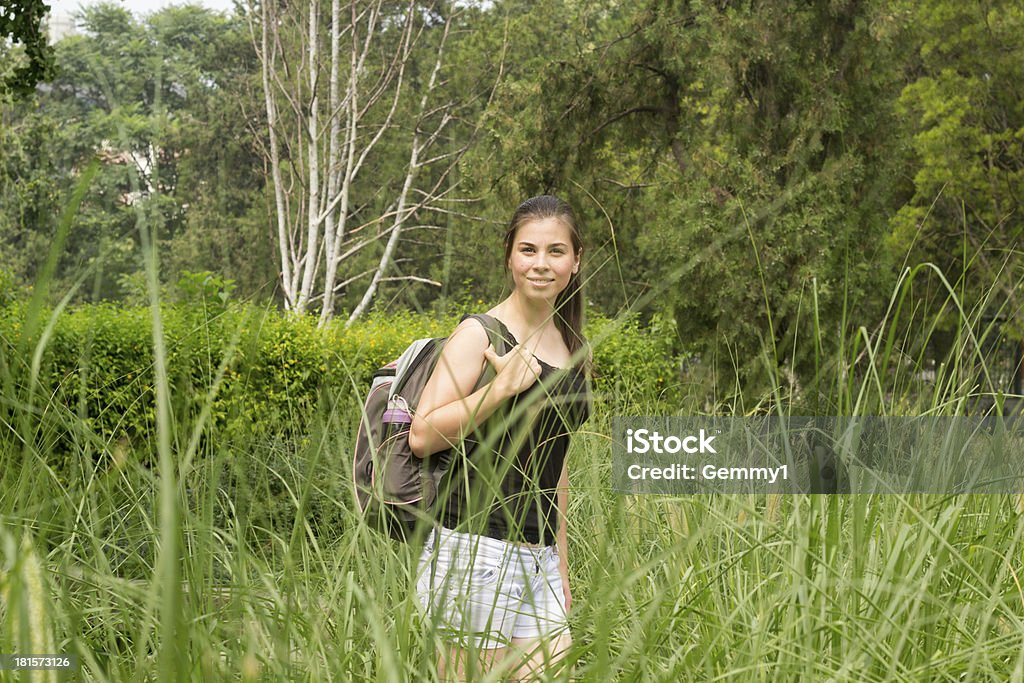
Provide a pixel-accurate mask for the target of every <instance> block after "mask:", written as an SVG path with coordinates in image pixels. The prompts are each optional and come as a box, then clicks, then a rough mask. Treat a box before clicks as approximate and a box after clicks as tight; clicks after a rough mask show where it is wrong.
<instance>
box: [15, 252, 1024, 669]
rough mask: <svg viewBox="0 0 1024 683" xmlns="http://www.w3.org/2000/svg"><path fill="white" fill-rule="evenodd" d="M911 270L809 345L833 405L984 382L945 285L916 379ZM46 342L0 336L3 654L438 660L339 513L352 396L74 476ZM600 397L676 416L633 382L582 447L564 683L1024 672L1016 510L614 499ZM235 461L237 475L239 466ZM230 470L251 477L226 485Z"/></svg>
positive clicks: (93, 461)
mask: <svg viewBox="0 0 1024 683" xmlns="http://www.w3.org/2000/svg"><path fill="white" fill-rule="evenodd" d="M925 270H928V268H922V269H920V270H919V272H923V271H925ZM914 277H919V275H916V274H915V273H913V272H909V273H908V275H907V277H906V278H905V279H904V281H903V283H902V284H901V290H900V291H897V292H895V293H894V296H893V306H892V308H891V313H890V315H889V316H888V317H887V318H886V320H885V321H884V322H883V323H882V324H881V325H878V326H876V327H875V328H874V329H871V328H868V327H862V328H860V329H858V331H857V332H856V333H855V334H854V335H853V337H852V338H851V339H849V340H846V341H845V345H846V361H845V362H842V361H841V360H835V359H821V360H822V366H823V367H824V368H825V370H824V372H823V377H822V378H821V379H822V383H823V384H826V383H827V384H828V386H830V387H832V388H831V392H832V393H831V395H830V400H831V401H832V402H833V405H835V406H836V407H837V408H839V409H841V410H843V411H844V412H845V413H846V414H853V413H858V412H868V411H871V410H877V411H880V412H887V413H908V414H909V413H913V412H915V411H917V410H924V411H931V412H933V413H945V414H953V413H956V412H960V411H961V410H962V408H963V407H964V405H965V401H966V400H967V399H969V398H970V397H972V396H975V395H978V394H980V393H985V391H986V388H985V386H984V384H983V383H982V382H983V381H984V377H985V373H984V372H983V369H984V362H985V359H984V358H983V357H981V356H980V355H979V354H978V353H977V352H976V351H975V349H976V348H977V347H978V344H979V340H978V336H979V333H978V332H976V331H975V330H977V329H978V328H977V322H978V320H979V319H978V317H977V316H978V314H977V311H976V310H975V311H974V312H972V311H968V310H965V309H964V307H963V306H962V305H960V303H959V302H957V301H956V300H955V290H954V289H953V288H952V287H951V288H949V296H950V302H948V303H946V304H944V305H947V306H950V305H951V306H952V308H953V309H955V310H956V311H957V312H958V313H957V315H959V316H960V324H961V328H962V329H961V330H960V331H959V332H958V334H957V335H955V339H956V344H954V346H953V349H952V350H951V351H950V356H949V357H948V358H946V359H945V361H944V362H943V363H942V364H940V369H939V370H938V371H937V372H936V379H935V381H934V382H930V383H925V384H922V383H921V382H919V381H916V380H914V378H913V377H912V374H913V373H912V367H913V366H908V365H906V364H905V361H904V360H903V359H904V358H905V354H901V353H900V352H899V351H900V348H901V347H900V343H901V339H900V338H898V337H897V332H896V331H895V330H896V329H897V324H898V321H899V319H900V317H902V316H904V315H906V313H905V312H904V311H903V310H901V309H900V304H901V300H903V297H902V294H903V291H904V290H903V288H905V287H909V286H910V285H909V283H911V282H912V281H913V278H914ZM38 310H40V311H41V310H42V309H41V308H40V309H38ZM152 310H153V315H154V316H156V315H157V314H158V313H157V312H158V311H159V308H158V307H155V306H154V307H153V309H152ZM812 314H813V311H812ZM30 324H34V327H35V329H37V330H44V329H45V327H46V324H45V321H42V320H40V321H36V322H35V323H31V321H30ZM917 324H919V325H921V326H924V327H926V328H927V326H928V325H929V324H932V323H931V322H930V321H926V320H925V319H924V318H923V317H922V318H921V321H920V322H919V323H917ZM155 329H159V328H158V327H157V328H155ZM901 332H902V333H903V334H917V332H907V331H906V329H905V328H903V329H901ZM154 334H155V336H154V341H153V343H154V353H155V354H156V355H157V356H160V354H162V353H164V350H163V349H162V347H161V344H160V338H159V333H158V332H155V333H154ZM980 334H981V335H984V334H986V332H985V331H984V330H982V332H981V333H980ZM35 343H36V346H34V347H33V346H29V347H26V348H23V349H20V350H16V351H14V350H11V349H9V348H5V350H4V352H3V353H4V354H5V355H6V357H5V359H4V363H3V367H4V368H6V370H5V372H6V376H5V377H4V378H3V381H4V386H5V387H6V388H7V389H5V395H4V399H3V401H4V405H3V415H4V420H5V422H4V429H5V434H4V438H3V439H2V444H3V445H2V449H3V450H2V451H0V459H2V463H3V472H4V475H3V478H4V488H3V490H2V491H0V520H2V532H0V548H2V556H0V567H2V570H0V595H2V596H3V610H2V629H0V632H2V636H0V638H2V639H0V651H4V652H25V650H26V648H32V649H35V648H40V647H51V644H52V648H53V649H54V650H55V651H59V652H67V653H74V654H76V655H77V656H78V658H79V660H80V663H81V665H80V670H79V671H78V672H77V674H75V678H76V679H77V680H96V681H136V680H169V679H174V680H203V681H209V680H309V681H327V680H337V681H349V680H430V679H431V678H433V677H434V676H435V675H436V671H435V668H434V667H435V665H434V644H435V637H436V636H435V634H433V633H432V632H431V627H430V624H429V623H425V622H424V621H423V619H422V618H421V616H420V612H419V610H418V607H417V604H416V599H415V595H414V591H413V587H412V582H413V578H414V577H413V576H412V572H413V570H414V567H415V561H416V551H415V548H414V547H410V546H406V545H399V544H395V543H393V542H387V541H384V540H382V538H381V537H380V536H378V535H377V534H376V533H375V532H374V531H372V530H371V529H369V528H367V527H366V526H365V525H364V524H363V523H362V521H361V520H360V519H359V518H358V517H357V516H356V515H354V514H353V513H352V501H351V500H350V497H349V495H348V493H347V491H348V489H347V479H346V478H347V477H348V476H349V475H348V467H347V465H348V463H349V454H350V448H351V445H352V441H353V438H352V433H353V431H352V430H353V426H354V423H355V419H356V415H355V413H354V410H353V406H352V405H350V404H348V403H346V402H344V401H332V400H331V399H330V397H327V398H326V399H325V401H324V403H323V405H322V406H321V409H320V412H319V414H318V415H317V416H316V418H315V419H314V420H313V421H312V424H313V429H312V431H311V432H310V433H309V434H308V435H307V436H306V437H305V438H304V439H301V440H296V441H295V442H291V443H289V442H275V443H270V444H268V443H266V442H257V441H256V440H255V439H253V440H246V438H245V437H244V436H238V435H234V436H233V438H231V439H227V438H223V439H221V438H218V435H217V434H210V433H208V434H207V437H208V438H204V439H202V440H198V439H197V438H196V435H197V434H199V433H201V432H203V431H204V430H208V425H207V424H205V423H204V417H203V414H202V412H201V411H200V413H199V414H198V415H195V414H194V413H193V414H194V415H195V416H194V417H193V418H192V421H191V422H190V421H186V420H178V421H176V422H171V421H170V420H165V421H161V422H159V423H158V424H157V427H156V429H157V431H158V432H159V434H158V435H157V436H158V438H157V439H155V443H157V444H159V452H160V458H159V459H158V460H157V462H158V467H157V469H156V470H153V469H151V468H150V467H149V466H147V464H146V462H148V461H150V459H149V458H148V454H145V453H140V452H135V451H132V450H131V449H126V448H125V447H124V446H123V445H121V446H119V445H118V444H105V443H104V442H102V441H100V440H97V439H89V438H81V439H78V440H77V441H76V442H75V443H76V444H78V445H77V446H76V449H77V450H75V452H74V454H73V457H74V467H75V471H76V472H77V476H75V477H74V478H73V479H72V480H71V481H69V482H68V483H66V484H61V483H60V478H59V477H57V476H55V473H54V471H53V469H52V468H51V467H50V466H49V462H50V459H51V456H52V453H51V452H48V450H47V448H48V444H51V443H52V439H50V438H49V437H48V435H47V432H46V431H44V430H41V429H40V428H39V426H40V425H44V424H45V425H49V426H48V427H47V429H49V430H54V429H65V430H67V431H69V432H72V433H84V432H86V431H87V427H86V426H84V425H82V424H80V423H78V422H77V421H76V420H77V417H76V414H75V412H74V411H73V410H68V409H67V407H65V406H59V405H53V404H50V403H47V401H46V396H45V394H43V393H40V392H39V391H38V390H37V389H36V390H34V389H33V385H31V383H30V380H31V377H32V374H31V369H32V367H33V364H32V362H31V359H32V358H35V357H37V356H38V353H39V348H38V345H39V344H45V343H46V339H45V334H42V333H40V334H38V335H37V337H36V342H35ZM595 343H598V344H599V343H602V342H601V340H600V339H596V340H595ZM812 343H813V340H812ZM19 354H20V355H19ZM222 360H223V359H222ZM979 364H980V365H981V367H980V368H979V367H978V365H979ZM21 368H27V369H28V370H29V372H28V374H26V373H25V372H22V370H20V369H21ZM979 370H982V372H980V373H979ZM979 377H980V378H982V379H981V380H979ZM196 391H199V392H202V395H201V396H199V397H196V396H175V395H173V394H172V393H170V392H169V391H168V392H164V393H162V394H160V393H158V395H157V399H156V400H157V402H158V404H159V403H163V405H164V407H163V408H162V410H164V411H166V413H167V414H168V415H172V414H173V415H188V414H189V411H178V410H175V409H174V408H175V403H176V402H177V401H190V402H194V401H197V400H198V401H199V402H200V404H201V403H202V401H204V400H206V401H209V400H210V399H209V397H210V396H211V395H212V393H213V392H212V391H211V387H205V388H203V387H200V388H197V390H196ZM791 391H794V390H793V389H792V388H791V387H788V386H776V387H775V388H774V391H773V392H772V394H771V395H769V396H768V397H767V399H766V400H767V401H768V402H769V404H772V405H776V406H779V407H784V406H786V405H787V402H788V401H789V400H790V399H791V394H789V393H787V392H791ZM8 392H11V393H8ZM688 400H689V401H690V403H689V404H684V405H682V406H676V410H678V411H679V412H683V413H685V412H688V411H692V410H698V409H699V408H701V403H702V402H703V401H704V400H705V396H703V395H698V392H696V391H694V392H693V393H692V395H691V396H690V398H689V399H688ZM749 404H750V405H757V404H758V401H751V402H750V403H749ZM598 405H599V406H600V405H601V403H600V402H599V403H598ZM615 406H618V407H619V409H621V408H622V407H623V406H625V407H628V409H629V410H630V411H631V412H634V411H635V413H636V414H645V413H651V414H657V413H664V412H666V410H667V408H666V406H665V405H663V404H660V403H658V402H650V401H649V399H640V398H639V397H633V396H630V395H629V394H628V393H627V394H626V395H622V396H619V397H617V400H616V402H615V403H614V404H610V405H606V406H605V408H604V409H603V410H599V412H598V413H597V414H596V415H594V416H593V418H592V419H591V421H590V422H589V423H588V425H587V426H586V427H585V429H584V431H583V432H582V433H580V434H579V435H578V436H577V437H576V439H575V441H574V445H573V449H572V451H571V454H570V469H571V473H572V474H571V482H572V495H571V502H570V515H569V517H570V525H569V529H570V570H571V582H572V587H573V593H574V603H573V604H574V609H573V613H572V615H571V619H572V627H573V635H574V639H575V644H574V646H573V649H572V651H571V652H570V660H571V661H572V662H573V664H574V673H573V676H574V678H575V679H578V680H595V681H598V680H600V681H604V680H666V681H667V680H672V681H676V680H684V681H685V680H694V681H696V680H701V681H707V680H752V681H778V680H835V681H924V680H928V681H933V680H934V681H965V680H1010V681H1021V680H1024V590H1022V588H1021V579H1020V577H1021V574H1022V573H1024V571H1022V559H1024V557H1022V553H1021V548H1022V547H1024V546H1022V540H1024V539H1022V534H1024V517H1022V515H1021V511H1020V510H1019V509H1018V507H1017V505H1016V501H1014V500H1013V499H1011V498H1010V497H1008V496H960V497H955V496H917V495H907V496H898V495H893V496H882V497H868V496H863V495H848V496H830V497H827V496H787V497H782V498H767V499H766V498H763V497H748V496H731V497H730V496H717V497H709V496H708V497H702V496H695V497H624V496H618V495H615V494H613V493H612V492H611V489H610V485H609V481H610V455H609V454H610V448H609V443H608V438H609V437H608V434H609V433H610V423H609V420H610V416H611V412H612V411H613V410H614V409H616V408H615ZM19 425H20V426H21V427H20V428H19V427H18V426H19ZM196 449H201V451H202V452H201V453H198V454H197V453H196ZM238 468H243V469H245V470H246V471H247V472H248V474H249V475H250V476H249V477H248V478H240V477H232V476H230V473H231V472H233V471H237V470H238ZM332 477H333V478H335V479H334V480H333V481H332V480H331V478H332ZM241 482H249V483H248V484H243V483H241ZM243 485H247V486H251V487H253V488H254V489H255V490H253V491H249V492H248V495H241V494H242V493H243V492H242V491H241V490H240V488H239V487H241V486H243ZM271 488H279V489H282V490H284V491H286V492H287V500H289V501H290V506H291V507H292V509H293V511H294V514H293V515H292V517H291V519H293V520H294V521H293V523H292V524H291V525H290V527H288V528H283V529H282V528H277V527H273V526H260V525H259V524H258V523H257V524H254V523H253V520H262V519H265V516H263V515H262V514H261V512H262V511H261V510H260V505H261V504H262V502H263V501H264V500H265V497H264V496H262V495H260V494H261V492H264V491H269V490H270V489H271ZM317 506H319V507H321V508H322V507H324V506H326V507H329V508H330V509H331V510H332V511H334V512H335V513H336V517H335V518H336V519H339V520H341V521H340V523H339V525H338V526H337V528H318V527H317V526H316V524H315V519H316V518H317V517H318V516H317V515H313V514H311V513H310V510H311V509H312V508H313V507H317ZM167 653H172V655H173V656H171V655H168V654H167ZM567 676H568V674H567V673H566V672H564V671H563V672H562V673H561V674H559V677H560V679H561V680H565V679H566V677H567ZM24 678H25V679H26V680H28V679H29V677H28V675H27V674H26V675H25V676H24ZM492 678H494V677H492ZM43 680H46V679H45V678H44V679H43Z"/></svg>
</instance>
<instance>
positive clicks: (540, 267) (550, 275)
mask: <svg viewBox="0 0 1024 683" xmlns="http://www.w3.org/2000/svg"><path fill="white" fill-rule="evenodd" d="M579 267H580V255H579V254H577V253H576V251H575V250H574V249H573V246H572V232H571V231H570V230H569V226H567V225H566V224H565V223H563V222H562V221H560V220H559V219H557V218H541V219H537V220H531V221H527V222H526V223H523V224H522V225H521V226H519V230H517V231H516V234H515V238H514V240H513V242H512V254H511V255H510V256H509V259H508V269H509V272H511V273H512V282H513V286H514V287H515V289H516V291H518V292H520V293H521V294H522V295H523V296H525V297H527V298H531V299H533V298H538V299H544V300H547V301H549V302H550V303H551V304H552V305H554V303H555V299H556V297H557V296H558V295H559V293H560V292H561V291H562V290H563V289H565V288H566V286H568V284H569V278H570V277H571V276H572V274H573V273H575V272H576V271H577V270H579Z"/></svg>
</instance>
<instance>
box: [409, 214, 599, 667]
mask: <svg viewBox="0 0 1024 683" xmlns="http://www.w3.org/2000/svg"><path fill="white" fill-rule="evenodd" d="M582 254H583V243H582V240H581V238H580V232H579V228H578V225H577V222H576V218H575V215H574V214H573V211H572V209H571V207H569V205H568V204H566V203H565V202H564V201H562V200H560V199H558V198H556V197H551V196H547V195H544V196H540V197H534V198H532V199H528V200H527V201H525V202H523V203H522V204H521V205H520V206H519V208H518V209H517V210H516V212H515V214H514V215H513V217H512V220H511V222H510V225H509V229H508V232H507V233H506V236H505V268H506V271H507V272H508V273H509V274H510V276H511V278H512V293H511V295H509V297H508V298H506V299H505V300H504V301H502V302H501V303H499V304H498V305H497V306H495V307H494V308H492V309H491V310H489V311H487V313H488V315H490V316H492V317H493V318H495V319H497V321H498V323H499V326H500V327H501V329H502V332H503V334H504V335H505V336H506V338H507V339H508V340H509V345H510V346H512V349H511V350H510V351H509V352H508V353H507V354H506V355H504V356H498V355H497V353H496V352H495V350H494V348H493V347H491V346H490V343H489V341H488V336H487V333H486V331H485V330H484V328H483V327H482V325H481V324H480V322H479V321H478V320H476V319H473V318H468V319H465V320H463V322H462V323H460V324H459V326H458V327H457V328H456V329H455V332H454V333H453V334H452V336H451V337H450V338H449V340H448V342H447V344H446V345H445V347H444V351H443V352H442V354H441V358H440V359H439V361H438V363H437V366H436V368H435V370H434V373H433V375H432V376H431V378H430V379H429V380H428V382H427V384H426V386H425V387H424V390H423V393H422V395H421V398H420V403H419V410H418V413H417V415H416V416H415V417H414V418H413V423H412V427H411V432H410V438H409V443H410V446H411V447H412V450H413V452H414V453H416V455H418V456H420V457H426V456H428V455H430V454H432V453H436V452H438V451H441V450H444V449H447V448H452V447H460V448H463V449H464V450H465V457H463V458H453V464H452V468H451V474H450V477H449V479H448V482H447V487H446V490H445V493H444V495H443V496H441V499H442V500H443V501H444V502H443V503H441V506H440V507H441V510H440V513H439V522H440V523H439V524H438V525H437V526H436V527H435V528H434V530H433V532H432V533H431V534H430V536H429V537H428V539H427V543H426V545H425V547H424V549H423V552H422V554H421V556H420V561H419V574H418V576H419V579H418V582H417V590H418V593H419V597H420V603H421V605H422V606H423V608H424V610H425V612H426V614H427V616H428V618H429V619H430V621H431V622H432V623H433V624H434V625H435V627H436V629H437V631H438V632H439V633H440V634H441V635H442V639H443V641H444V642H443V645H442V651H441V653H440V655H441V656H440V660H439V669H440V671H441V677H442V679H445V678H448V677H450V676H453V677H456V678H460V679H461V678H463V677H464V676H466V675H467V674H468V673H469V672H470V670H476V671H478V672H483V671H486V670H489V669H492V668H494V667H497V666H500V667H501V668H502V669H503V670H506V671H508V672H509V673H511V674H512V675H513V677H514V678H515V679H521V678H524V677H530V676H533V675H538V674H540V673H541V672H542V671H547V672H550V670H551V669H552V668H553V667H555V666H556V665H558V664H559V663H560V661H561V660H562V659H563V658H564V656H565V652H566V650H567V649H568V647H569V646H570V645H571V643H572V639H571V637H570V634H569V628H568V611H569V608H570V605H571V601H572V598H571V593H570V590H569V569H568V568H569V565H568V554H567V547H566V539H567V527H566V524H567V520H566V511H567V509H568V485H569V477H568V470H567V468H566V460H565V454H566V451H567V449H568V445H569V438H570V434H571V433H572V432H574V431H576V430H577V429H579V427H580V426H581V425H582V424H583V422H584V421H586V419H587V417H588V416H589V392H588V382H587V368H588V367H589V362H588V359H587V357H586V354H585V353H584V350H585V349H586V341H585V340H584V338H583V335H582V332H581V327H582V294H581V292H580V275H579V270H580V259H581V256H582ZM485 363H490V364H491V365H493V366H494V368H495V370H496V373H495V377H494V379H493V380H492V381H491V382H489V383H487V384H485V385H484V386H482V387H481V388H480V389H477V390H476V391H473V388H474V387H475V386H476V385H477V381H478V379H479V377H480V374H481V372H482V370H483V367H484V364H485ZM499 663H500V665H499Z"/></svg>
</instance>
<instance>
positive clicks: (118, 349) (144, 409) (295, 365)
mask: <svg viewBox="0 0 1024 683" xmlns="http://www.w3.org/2000/svg"><path fill="white" fill-rule="evenodd" d="M23 315H24V314H23V309H21V308H18V307H12V306H8V307H6V308H4V309H3V312H2V313H0V356H2V357H0V369H2V368H3V367H5V366H6V367H8V368H9V369H10V370H8V373H9V374H13V375H14V377H15V382H14V383H15V384H18V383H19V382H22V383H23V382H24V377H25V376H26V373H25V371H24V370H25V368H27V367H28V365H29V361H30V358H31V353H30V352H28V351H22V352H21V355H25V356H27V357H26V358H19V357H18V356H19V353H18V352H17V351H16V349H18V348H19V343H20V342H21V339H20V335H21V330H23V329H24V321H23ZM161 318H162V323H163V328H164V338H165V340H166V358H167V368H168V376H169V380H170V384H171V388H172V405H173V408H174V419H175V420H176V421H178V422H179V423H180V422H185V423H188V422H190V421H191V420H192V418H194V416H195V415H196V414H198V412H199V411H200V410H202V408H203V407H204V406H206V405H209V406H210V426H211V428H213V429H214V430H218V431H219V430H228V431H229V432H231V431H235V430H244V432H245V433H249V434H252V433H255V434H282V433H302V432H304V431H305V430H306V428H307V426H308V421H309V419H310V417H311V416H312V415H314V414H315V411H316V408H317V406H318V405H319V404H320V402H321V400H322V398H323V397H324V394H325V392H328V393H329V394H330V396H331V397H332V399H334V400H342V401H346V400H347V401H351V400H353V398H355V397H358V398H360V399H361V396H362V392H364V391H365V389H366V387H367V386H368V384H369V381H370V377H371V375H372V373H373V372H374V370H376V369H377V368H378V367H380V366H381V365H383V364H384V363H386V362H388V361H390V360H392V359H394V358H395V357H397V356H398V355H399V354H400V353H401V351H402V350H403V349H404V348H405V347H406V345H408V344H409V342H411V341H412V340H414V339H417V338H419V337H424V336H443V335H445V334H447V333H448V332H449V331H450V330H451V329H452V327H453V326H454V325H455V323H456V322H457V318H455V317H453V318H440V319H439V318H437V317H432V316H427V315H420V314H413V313H399V314H389V315H376V316H371V317H369V318H368V319H366V320H363V321H360V322H359V323H357V324H356V325H354V326H352V327H351V328H349V329H345V327H344V324H343V321H335V322H334V323H332V324H331V325H329V326H327V327H326V328H324V329H318V328H317V326H316V318H314V317H312V316H293V315H289V314H282V313H279V312H277V311H273V310H261V309H258V308H254V307H246V306H237V305H231V306H227V307H223V308H216V307H214V308H209V309H205V310H204V309H203V308H201V307H196V306H194V305H191V306H189V305H168V306H166V307H164V309H163V310H162V316H161ZM586 332H587V335H588V337H589V338H591V339H592V340H593V342H594V372H595V384H594V387H595V391H596V392H597V393H598V395H599V398H602V399H604V400H605V401H606V403H609V404H611V405H613V406H615V407H617V408H620V409H623V410H629V405H628V404H629V403H630V402H637V403H639V402H640V401H643V402H645V403H647V404H648V405H649V403H650V402H651V401H670V400H671V397H672V389H673V386H674V384H675V379H674V378H675V376H676V374H677V367H678V366H677V364H676V362H675V359H674V356H673V342H674V337H673V334H672V332H671V326H670V325H667V324H665V323H664V322H663V321H660V320H658V319H655V321H654V323H653V324H652V325H651V326H650V327H647V328H642V327H641V326H640V325H639V324H638V322H637V321H636V320H635V319H627V320H625V321H618V322H616V321H612V320H608V319H604V318H600V317H595V318H594V319H592V320H591V322H590V324H589V325H588V327H587V330H586ZM152 346H153V342H152V316H151V314H150V311H149V310H148V309H147V308H143V307H134V308H129V307H124V306H118V305H114V304H98V305H89V306H81V307H77V308H74V309H71V310H68V311H65V312H64V313H63V314H62V315H61V316H60V318H59V320H58V321H57V324H56V327H55V329H54V331H53V335H52V337H51V339H50V341H49V343H48V345H47V348H46V352H45V354H44V357H43V363H42V366H41V368H42V369H41V384H42V391H41V392H39V395H40V396H45V397H47V400H48V402H49V403H48V408H49V410H50V411H51V412H54V411H56V412H58V413H60V412H61V411H64V412H63V414H65V415H67V416H69V417H72V416H77V417H79V418H81V420H77V419H74V420H72V421H73V422H78V423H80V424H82V425H84V426H86V427H87V429H88V430H89V431H90V432H92V433H93V434H95V435H99V436H101V437H102V438H103V439H104V440H105V441H106V440H112V439H119V438H123V439H127V440H128V441H129V442H130V443H132V444H135V445H138V446H141V445H142V442H145V441H147V440H148V439H149V438H150V435H151V434H152V433H153V431H154V424H155V401H154V362H153V358H154V356H153V349H152ZM225 361H226V363H225ZM222 364H223V365H224V367H223V369H222V367H221V366H222ZM19 368H21V371H19V370H18V369H19ZM219 372H222V373H223V374H222V379H221V382H220V384H219V386H218V387H217V393H216V396H215V397H214V398H213V400H212V401H211V400H209V397H210V392H211V387H213V386H214V384H215V378H216V377H217V376H218V373H219ZM19 378H20V379H19ZM10 379H11V378H10V377H8V380H10ZM9 386H10V384H9Z"/></svg>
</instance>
